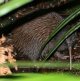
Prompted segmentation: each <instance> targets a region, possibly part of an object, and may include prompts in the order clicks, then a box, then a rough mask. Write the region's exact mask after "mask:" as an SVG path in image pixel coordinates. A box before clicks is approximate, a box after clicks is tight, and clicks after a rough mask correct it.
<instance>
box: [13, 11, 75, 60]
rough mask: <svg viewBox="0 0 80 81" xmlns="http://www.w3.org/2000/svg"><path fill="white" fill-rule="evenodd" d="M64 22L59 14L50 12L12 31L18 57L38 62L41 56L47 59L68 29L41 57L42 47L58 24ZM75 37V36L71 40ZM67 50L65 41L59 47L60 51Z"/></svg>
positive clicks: (60, 34) (49, 45) (52, 42)
mask: <svg viewBox="0 0 80 81" xmlns="http://www.w3.org/2000/svg"><path fill="white" fill-rule="evenodd" d="M62 20H63V18H62V17H61V16H60V15H59V14H57V13H55V12H50V13H47V14H45V15H42V16H39V17H37V18H34V19H33V20H31V21H29V22H27V23H25V24H23V25H21V26H19V27H16V28H15V29H14V30H13V31H12V39H13V44H14V47H15V49H16V50H17V52H18V54H17V57H18V56H19V57H25V58H26V59H27V58H29V59H30V60H38V59H39V57H40V56H42V58H43V57H46V54H47V53H48V52H49V51H50V50H51V49H52V48H53V47H54V46H55V43H56V41H57V40H59V38H60V37H61V36H62V34H63V33H64V32H65V31H66V30H67V28H66V29H64V30H63V31H61V32H60V33H59V34H58V35H57V37H55V38H54V39H53V40H52V41H51V42H50V43H49V44H48V45H47V46H46V48H45V49H44V51H43V52H42V54H40V55H39V51H40V49H41V46H42V45H43V44H44V42H45V41H46V40H47V38H48V36H49V35H50V33H51V32H52V30H54V29H55V27H56V26H57V25H58V23H59V22H61V21H62ZM73 37H74V36H72V37H71V38H73ZM67 48H68V46H67V42H66V41H65V42H64V43H63V44H62V45H61V46H60V47H59V49H58V51H62V50H65V49H67Z"/></svg>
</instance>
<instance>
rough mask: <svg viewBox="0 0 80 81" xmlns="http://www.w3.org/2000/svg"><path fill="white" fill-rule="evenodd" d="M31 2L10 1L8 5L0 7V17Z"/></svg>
mask: <svg viewBox="0 0 80 81" xmlns="http://www.w3.org/2000/svg"><path fill="white" fill-rule="evenodd" d="M31 1H32V0H11V1H9V2H8V3H6V4H4V5H2V6H0V17H1V16H3V15H6V14H7V13H9V12H11V11H13V10H15V9H17V8H19V7H21V6H23V5H25V4H28V3H29V2H31Z"/></svg>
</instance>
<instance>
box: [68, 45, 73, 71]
mask: <svg viewBox="0 0 80 81" xmlns="http://www.w3.org/2000/svg"><path fill="white" fill-rule="evenodd" d="M69 58H70V70H72V47H71V46H69Z"/></svg>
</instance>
